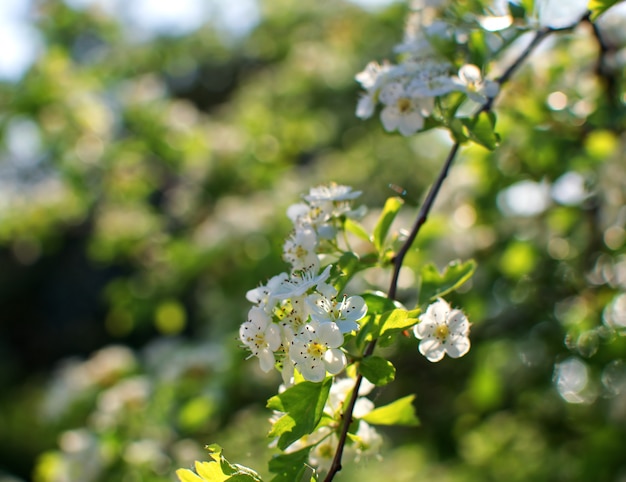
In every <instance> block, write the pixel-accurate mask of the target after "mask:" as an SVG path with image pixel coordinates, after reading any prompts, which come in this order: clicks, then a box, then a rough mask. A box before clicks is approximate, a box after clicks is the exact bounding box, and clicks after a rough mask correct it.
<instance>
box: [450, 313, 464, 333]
mask: <svg viewBox="0 0 626 482" xmlns="http://www.w3.org/2000/svg"><path fill="white" fill-rule="evenodd" d="M448 328H450V332H451V333H453V334H458V335H461V334H462V335H466V334H467V333H468V331H469V321H467V317H466V316H465V315H464V314H463V312H462V311H460V310H452V311H451V312H450V314H449V315H448Z"/></svg>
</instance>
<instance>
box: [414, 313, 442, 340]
mask: <svg viewBox="0 0 626 482" xmlns="http://www.w3.org/2000/svg"><path fill="white" fill-rule="evenodd" d="M435 328H437V324H436V323H435V322H434V321H433V320H431V319H430V318H427V319H424V320H423V321H420V322H419V323H418V324H417V325H415V326H414V327H413V334H414V335H415V338H417V339H418V340H421V339H422V338H427V337H429V336H433V334H434V333H435Z"/></svg>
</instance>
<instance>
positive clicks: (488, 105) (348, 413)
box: [324, 12, 589, 482]
mask: <svg viewBox="0 0 626 482" xmlns="http://www.w3.org/2000/svg"><path fill="white" fill-rule="evenodd" d="M588 19H589V12H587V13H586V14H585V15H584V16H583V17H582V18H581V19H580V20H578V21H577V22H576V23H575V24H573V25H571V26H568V27H564V28H559V29H555V28H550V27H545V28H542V29H541V30H538V31H537V32H536V33H535V36H534V37H533V39H532V40H531V42H530V44H529V45H528V46H527V47H526V48H525V49H524V51H523V52H522V53H521V54H520V56H519V57H518V58H517V59H515V61H514V62H513V63H512V64H511V65H510V66H509V67H508V68H507V69H506V70H505V71H504V73H503V74H502V75H501V76H500V77H498V78H497V79H496V80H495V81H496V82H497V83H498V84H499V85H500V86H502V85H503V84H505V83H506V82H508V81H509V80H510V78H511V77H512V75H513V74H514V73H515V71H516V70H517V69H518V68H519V67H520V66H521V65H522V63H523V62H524V61H525V60H526V59H527V58H528V56H529V55H530V54H531V53H532V52H533V50H534V49H535V48H536V47H537V46H538V45H539V44H540V43H541V42H542V41H543V40H544V39H545V38H546V37H547V36H548V35H550V34H551V33H553V32H557V31H566V30H571V29H573V28H575V27H576V26H577V25H579V24H580V23H581V22H583V21H586V20H588ZM496 98H497V94H496V95H494V96H493V97H490V98H488V99H487V101H486V102H485V104H483V106H482V107H481V108H480V110H479V111H478V112H477V114H479V113H481V112H489V111H491V110H492V108H493V104H494V102H495V100H496ZM460 147H461V145H460V143H459V142H458V141H457V142H455V143H454V144H453V145H452V147H451V148H450V151H449V152H448V156H447V158H446V160H445V162H444V163H443V166H442V167H441V170H440V171H439V175H438V176H437V179H436V180H435V182H434V183H433V185H432V186H431V188H430V190H429V191H428V194H427V196H426V199H425V200H424V203H423V204H422V206H421V208H420V210H419V213H418V215H417V218H416V220H415V223H414V225H413V229H412V230H411V232H410V233H409V236H408V237H407V239H406V241H405V242H404V243H403V244H402V246H401V247H400V249H399V250H398V253H397V254H396V256H395V257H394V260H393V266H394V268H393V275H392V278H391V283H390V286H389V291H388V294H387V297H388V298H389V299H392V300H395V299H396V297H397V290H398V278H399V276H400V269H401V268H402V265H403V263H404V258H405V257H406V255H407V253H408V252H409V250H410V249H411V246H412V245H413V242H414V241H415V239H416V238H417V235H418V233H419V231H420V229H421V227H422V226H423V225H424V223H426V220H427V219H428V215H429V214H430V211H431V209H432V207H433V205H434V203H435V200H436V198H437V196H438V194H439V191H440V190H441V187H442V186H443V182H444V180H445V179H446V177H447V176H448V172H449V170H450V167H451V166H452V163H453V162H454V159H455V158H456V155H457V153H458V152H459V148H460ZM376 343H377V339H373V340H372V341H370V342H369V344H368V345H367V346H366V348H365V351H364V352H363V357H364V358H365V357H368V356H370V355H372V353H373V352H374V349H375V348H376ZM362 381H363V375H361V374H360V373H359V374H358V375H357V377H356V380H355V383H354V388H353V389H352V393H351V395H350V400H349V401H348V405H347V406H346V410H345V413H344V415H343V424H342V427H341V434H340V436H339V442H338V445H337V450H336V452H335V456H334V458H333V461H332V464H331V466H330V468H329V470H328V475H327V476H326V478H325V479H324V482H331V481H332V480H333V479H334V477H335V475H336V474H337V473H338V472H339V471H340V470H341V459H342V456H343V451H344V447H345V444H346V441H347V438H348V430H349V428H350V425H351V423H352V421H353V419H352V413H353V411H354V406H355V404H356V401H357V399H358V397H359V388H360V387H361V383H362Z"/></svg>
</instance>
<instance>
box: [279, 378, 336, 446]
mask: <svg viewBox="0 0 626 482" xmlns="http://www.w3.org/2000/svg"><path fill="white" fill-rule="evenodd" d="M331 384H332V378H331V377H327V378H326V379H325V380H324V381H323V382H321V383H313V382H306V381H305V382H301V383H298V384H297V385H294V386H293V387H291V388H289V389H287V390H285V391H284V392H283V393H281V394H278V395H276V396H274V397H272V398H270V399H269V400H268V402H267V407H268V408H270V409H272V410H278V411H279V412H285V414H284V415H283V416H282V417H281V418H280V419H278V421H277V422H276V423H274V425H273V426H272V429H271V430H270V433H269V435H268V436H269V437H280V438H279V439H278V448H279V449H281V450H284V449H286V448H287V447H288V446H289V445H291V444H292V443H293V442H295V441H296V440H298V439H299V438H300V437H302V436H304V435H308V434H310V433H312V432H313V430H315V427H316V426H317V424H318V423H319V421H320V419H321V418H322V414H323V412H324V405H325V403H326V400H327V399H328V392H329V390H330V386H331Z"/></svg>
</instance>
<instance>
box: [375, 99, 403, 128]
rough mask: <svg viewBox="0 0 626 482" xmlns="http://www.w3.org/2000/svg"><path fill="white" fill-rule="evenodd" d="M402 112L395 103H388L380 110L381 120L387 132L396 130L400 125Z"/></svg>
mask: <svg viewBox="0 0 626 482" xmlns="http://www.w3.org/2000/svg"><path fill="white" fill-rule="evenodd" d="M400 119H401V116H400V112H399V111H398V108H397V107H396V106H395V105H388V106H386V107H385V108H384V109H383V110H382V111H380V121H381V122H382V123H383V127H384V128H385V130H386V131H387V132H393V131H395V130H396V129H397V128H398V126H399V125H400Z"/></svg>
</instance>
